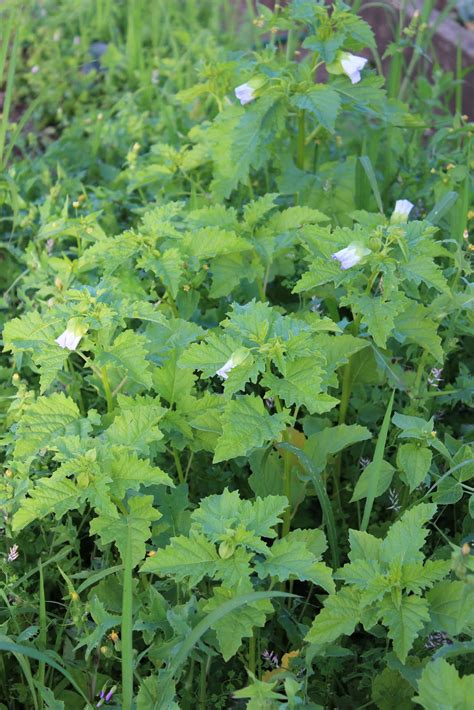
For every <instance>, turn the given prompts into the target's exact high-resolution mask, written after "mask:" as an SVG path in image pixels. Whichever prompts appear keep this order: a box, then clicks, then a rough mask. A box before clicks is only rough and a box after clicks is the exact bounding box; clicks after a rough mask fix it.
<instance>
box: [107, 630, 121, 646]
mask: <svg viewBox="0 0 474 710" xmlns="http://www.w3.org/2000/svg"><path fill="white" fill-rule="evenodd" d="M108 638H109V639H110V640H111V641H113V643H115V642H116V641H118V640H119V635H118V633H117V632H116V631H115V629H112V631H111V632H110V634H109V635H108Z"/></svg>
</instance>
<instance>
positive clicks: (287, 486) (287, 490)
mask: <svg viewBox="0 0 474 710" xmlns="http://www.w3.org/2000/svg"><path fill="white" fill-rule="evenodd" d="M285 440H286V437H285ZM283 476H284V478H283V484H284V494H285V496H286V497H287V498H288V508H287V509H286V510H285V513H284V516H283V525H282V529H281V536H282V537H286V535H288V533H289V532H290V527H291V514H292V510H291V460H290V454H289V453H288V451H285V453H284V454H283Z"/></svg>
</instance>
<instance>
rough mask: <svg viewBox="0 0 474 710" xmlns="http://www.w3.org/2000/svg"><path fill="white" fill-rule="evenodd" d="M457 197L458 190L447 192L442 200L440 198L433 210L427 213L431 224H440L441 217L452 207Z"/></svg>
mask: <svg viewBox="0 0 474 710" xmlns="http://www.w3.org/2000/svg"><path fill="white" fill-rule="evenodd" d="M457 199H458V193H457V192H453V191H450V192H447V193H446V194H445V195H443V197H442V198H441V199H440V200H438V202H437V203H436V204H435V206H434V207H433V209H432V210H431V212H430V213H429V214H428V215H427V217H426V219H427V221H428V222H431V224H439V221H440V219H441V217H443V215H444V214H446V212H447V211H448V210H450V209H451V207H452V206H453V205H454V203H455V202H456V200H457Z"/></svg>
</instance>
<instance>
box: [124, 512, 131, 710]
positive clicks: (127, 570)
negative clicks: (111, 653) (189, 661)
mask: <svg viewBox="0 0 474 710" xmlns="http://www.w3.org/2000/svg"><path fill="white" fill-rule="evenodd" d="M132 571H133V565H132V531H131V528H130V524H129V525H128V527H127V549H126V552H125V559H124V561H123V595H122V708H123V710H131V708H132V703H133V666H134V663H133V575H132Z"/></svg>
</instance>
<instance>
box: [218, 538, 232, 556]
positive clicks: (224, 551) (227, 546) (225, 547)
mask: <svg viewBox="0 0 474 710" xmlns="http://www.w3.org/2000/svg"><path fill="white" fill-rule="evenodd" d="M234 552H235V544H234V543H233V542H230V541H228V540H224V541H223V542H221V544H220V545H219V557H221V558H222V559H223V560H228V559H229V557H232V555H233V554H234Z"/></svg>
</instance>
